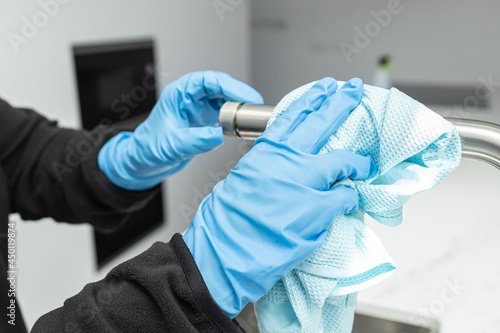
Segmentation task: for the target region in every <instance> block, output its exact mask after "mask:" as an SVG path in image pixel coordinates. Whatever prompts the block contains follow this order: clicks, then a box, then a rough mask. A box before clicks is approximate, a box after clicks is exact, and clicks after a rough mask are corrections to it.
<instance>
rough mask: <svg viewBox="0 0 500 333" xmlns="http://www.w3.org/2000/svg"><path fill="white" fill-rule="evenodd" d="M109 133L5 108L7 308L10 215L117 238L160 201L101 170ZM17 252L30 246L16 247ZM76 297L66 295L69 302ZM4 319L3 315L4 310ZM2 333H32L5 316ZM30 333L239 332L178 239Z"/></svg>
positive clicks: (2, 263)
mask: <svg viewBox="0 0 500 333" xmlns="http://www.w3.org/2000/svg"><path fill="white" fill-rule="evenodd" d="M114 134H115V133H114V132H113V130H112V129H111V128H108V127H104V126H101V127H97V128H96V129H94V130H93V131H90V132H86V131H75V130H69V129H63V128H59V127H57V125H56V123H55V122H50V121H48V120H47V119H46V118H44V117H42V116H41V115H39V114H37V113H35V112H34V111H31V110H27V109H16V108H13V107H11V106H10V105H9V104H7V103H6V102H5V101H3V100H1V99H0V254H1V257H0V269H1V272H0V281H1V282H0V288H1V290H0V292H1V296H0V299H3V302H2V304H4V305H5V306H8V304H9V303H8V302H10V299H9V298H8V297H7V290H8V287H9V286H8V283H7V282H6V281H7V280H6V272H7V258H6V257H7V224H8V214H9V213H13V212H19V213H20V214H21V216H22V218H23V219H24V220H36V219H40V218H42V217H47V216H50V217H52V218H54V219H55V220H56V221H64V222H68V223H83V222H87V223H90V224H92V225H93V226H94V227H95V228H96V229H97V230H98V231H103V232H112V231H113V230H115V229H117V228H119V227H120V225H121V223H123V221H126V217H127V215H128V214H129V213H131V212H133V211H135V210H137V209H140V208H142V207H144V205H146V203H147V202H148V200H150V199H151V198H152V197H153V196H154V195H155V193H156V191H158V188H156V189H152V190H147V191H126V190H123V189H120V188H118V187H116V186H114V185H113V184H111V183H110V182H109V181H108V179H107V178H106V177H105V175H104V174H103V173H102V172H101V171H100V169H99V167H98V165H97V154H98V152H99V149H100V147H101V146H102V145H103V144H104V143H105V142H106V141H107V140H108V139H109V138H110V137H112V136H113V135H114ZM17 246H26V245H23V244H17ZM68 296H69V295H68ZM4 309H5V307H4ZM1 317H3V318H4V319H2V320H1V321H0V332H26V328H25V326H24V324H23V322H22V317H20V309H17V317H16V326H12V325H10V324H8V323H7V320H8V317H7V318H6V316H5V315H2V316H1ZM32 332H34V333H39V332H64V333H83V332H133V333H141V332H148V333H149V332H242V329H241V328H240V327H239V325H238V324H237V323H236V322H235V321H232V320H231V319H230V318H229V317H228V316H227V315H226V314H225V313H224V312H223V311H222V310H221V309H220V308H219V307H218V305H217V304H216V303H215V302H214V300H213V299H212V297H211V295H210V293H209V292H208V289H207V287H206V285H205V284H204V282H203V279H202V277H201V274H200V272H199V271H198V268H197V266H196V263H195V262H194V260H193V257H192V256H191V253H190V252H189V249H188V248H187V247H186V245H185V243H184V241H183V240H182V237H181V236H180V235H178V234H177V235H174V237H173V238H172V240H171V241H170V242H169V243H161V242H157V243H155V244H154V245H153V246H152V247H151V248H150V249H149V250H147V251H145V252H144V253H142V254H141V255H139V256H137V257H135V258H133V259H131V260H128V261H126V262H124V263H122V264H120V265H118V266H117V267H115V268H114V269H113V270H112V271H111V272H110V273H109V274H108V275H107V276H106V278H104V279H103V280H101V281H98V282H95V283H90V284H88V285H87V286H85V287H84V288H83V290H82V291H81V292H80V293H79V294H77V295H76V296H74V297H71V298H68V299H67V300H66V301H65V302H64V305H63V306H62V307H60V308H58V309H56V310H54V311H51V312H49V313H47V314H45V315H44V316H42V317H41V318H40V319H39V320H38V321H37V322H36V324H35V326H34V327H33V330H32Z"/></svg>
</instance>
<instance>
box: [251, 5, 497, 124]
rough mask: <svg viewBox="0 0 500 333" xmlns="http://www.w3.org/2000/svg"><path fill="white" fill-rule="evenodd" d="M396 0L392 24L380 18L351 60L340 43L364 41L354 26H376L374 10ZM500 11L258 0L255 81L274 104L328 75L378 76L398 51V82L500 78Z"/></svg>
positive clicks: (447, 82)
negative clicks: (386, 58) (381, 60)
mask: <svg viewBox="0 0 500 333" xmlns="http://www.w3.org/2000/svg"><path fill="white" fill-rule="evenodd" d="M394 1H399V2H400V5H399V6H398V7H397V12H399V13H398V14H391V16H390V18H389V19H388V20H386V21H387V22H388V24H385V23H384V25H386V26H385V27H384V26H382V25H380V24H377V25H378V27H379V31H378V33H377V34H373V35H374V37H370V36H368V37H369V42H368V43H365V44H367V45H366V46H365V45H363V43H361V44H360V43H358V45H361V46H362V47H359V48H358V50H359V53H354V54H352V55H351V56H350V60H351V61H350V62H348V61H347V59H346V57H345V56H344V54H343V52H342V49H341V47H340V44H341V43H342V42H344V43H347V44H350V45H352V46H354V47H356V43H355V40H354V39H355V37H356V35H357V33H356V32H355V30H354V29H356V27H357V28H360V29H361V30H362V31H364V30H365V29H366V27H367V25H368V27H371V25H372V24H373V23H374V22H377V21H376V19H375V16H374V15H373V14H372V11H374V12H376V13H379V12H380V11H381V10H385V11H388V7H389V4H390V3H392V2H394ZM499 11H500V2H498V1H492V0H477V1H469V0H459V1H456V0H440V1H431V0H422V1H412V0H359V1H324V0H311V1H301V0H275V1H266V0H255V1H252V19H253V20H254V21H256V22H255V24H254V27H253V29H252V68H253V69H254V70H253V73H252V75H253V82H254V85H255V86H256V87H257V88H258V89H259V90H261V91H262V94H263V96H264V99H265V100H266V102H267V103H276V102H278V101H279V99H280V98H281V97H282V96H283V95H284V94H286V93H287V92H289V91H290V90H292V89H294V88H296V87H298V86H299V85H302V84H303V83H306V82H310V81H312V80H317V79H320V78H322V77H324V76H333V77H335V78H337V79H341V80H346V79H349V78H351V77H354V76H357V77H360V78H361V79H363V81H365V82H366V83H370V82H371V80H372V78H373V74H374V71H375V64H376V60H377V58H378V57H379V56H381V55H382V54H385V53H391V54H393V55H394V59H395V64H394V72H393V79H394V81H395V82H400V83H401V82H405V83H418V84H445V85H452V86H455V85H459V86H460V85H471V86H473V87H474V86H476V85H477V84H478V83H479V81H478V77H479V76H484V77H487V76H488V75H490V74H491V75H492V76H493V79H494V81H496V82H500V62H499V61H498V59H499V56H500V43H498V42H497V40H498V31H500V21H499V20H498V12H499ZM276 23H280V24H278V25H277V24H276ZM372 29H373V31H374V32H377V31H376V30H375V28H372ZM496 90H497V93H498V92H499V90H500V87H498V86H496ZM497 106H498V109H499V110H500V105H499V104H497ZM478 117H479V118H481V117H482V115H478ZM492 117H493V118H494V119H499V120H500V117H497V116H495V115H493V116H492Z"/></svg>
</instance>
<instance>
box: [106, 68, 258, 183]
mask: <svg viewBox="0 0 500 333" xmlns="http://www.w3.org/2000/svg"><path fill="white" fill-rule="evenodd" d="M227 101H237V102H243V103H252V104H262V103H263V99H262V96H260V94H259V93H258V92H257V91H255V90H254V89H253V88H251V87H250V86H248V85H246V84H244V83H242V82H240V81H237V80H236V79H234V78H232V77H231V76H229V75H228V74H225V73H221V72H213V71H206V72H195V73H190V74H187V75H185V76H183V77H181V78H180V79H179V80H177V81H174V82H172V83H170V84H169V85H168V86H167V87H166V88H165V89H164V90H163V92H162V94H161V96H160V99H159V100H158V102H157V103H156V105H155V107H154V109H153V111H152V112H151V114H150V115H149V117H148V118H147V119H146V120H145V121H144V122H143V123H142V124H140V125H139V126H138V127H137V129H136V130H135V131H134V132H121V133H119V134H118V135H116V136H115V137H113V138H111V140H109V141H108V142H107V143H106V144H105V145H104V146H103V147H102V148H101V150H100V152H99V156H98V164H99V167H100V169H101V170H102V171H103V172H104V174H105V175H106V176H107V178H108V179H109V180H110V181H111V182H112V183H113V184H115V185H117V186H119V187H121V188H124V189H128V190H145V189H149V188H152V187H154V186H156V185H158V184H159V183H160V182H161V181H162V180H163V179H164V178H166V177H167V176H169V175H171V174H173V173H175V172H177V171H179V170H181V169H182V168H184V167H185V166H186V165H187V164H188V163H189V162H190V161H192V160H193V158H194V156H195V155H197V154H201V153H205V152H208V151H210V150H212V149H214V148H216V147H218V146H220V145H221V144H222V140H223V139H222V128H221V127H215V126H216V125H217V123H218V117H219V109H220V107H221V106H222V105H223V104H224V103H225V102H227Z"/></svg>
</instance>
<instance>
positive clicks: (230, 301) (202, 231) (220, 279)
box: [183, 198, 248, 319]
mask: <svg viewBox="0 0 500 333" xmlns="http://www.w3.org/2000/svg"><path fill="white" fill-rule="evenodd" d="M206 200H207V199H206V198H205V200H204V201H206ZM202 205H203V202H202V204H201V205H200V207H201V206H202ZM202 219H203V217H202V214H201V213H200V209H198V213H197V214H196V216H195V218H194V219H193V221H192V222H191V225H190V227H189V229H188V230H187V231H186V234H185V235H184V236H183V239H184V242H185V243H186V245H187V247H188V248H189V251H190V252H191V254H192V255H193V258H194V261H195V262H196V265H197V266H198V269H199V271H200V272H201V275H202V277H203V280H204V282H205V284H206V286H207V288H208V290H209V292H210V295H212V298H213V299H214V300H215V302H216V303H217V304H218V305H219V307H220V308H221V309H222V310H224V312H225V313H226V314H227V315H228V316H229V317H230V318H231V319H234V318H235V317H236V316H237V315H238V314H239V313H240V312H241V310H243V308H244V307H245V306H246V304H247V303H248V301H246V302H245V301H242V300H240V299H239V298H238V296H237V294H236V291H235V290H234V288H233V285H232V284H231V283H230V281H229V279H228V277H227V275H226V273H225V271H224V268H223V267H222V265H221V263H220V261H219V258H218V256H217V253H216V251H215V249H214V248H213V245H212V244H213V243H212V242H213V240H210V238H211V237H210V234H209V233H208V230H207V229H206V228H205V227H204V226H205V223H204V221H202Z"/></svg>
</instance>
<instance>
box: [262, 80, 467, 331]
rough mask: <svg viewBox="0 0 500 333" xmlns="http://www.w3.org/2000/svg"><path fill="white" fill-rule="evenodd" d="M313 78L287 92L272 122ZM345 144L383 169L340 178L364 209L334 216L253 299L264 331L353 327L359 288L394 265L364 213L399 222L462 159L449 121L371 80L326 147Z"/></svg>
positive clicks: (382, 276)
mask: <svg viewBox="0 0 500 333" xmlns="http://www.w3.org/2000/svg"><path fill="white" fill-rule="evenodd" d="M314 83H315V82H312V83H309V84H306V85H304V86H302V87H300V88H297V89H296V90H294V91H292V92H291V93H289V94H288V95H286V96H285V97H284V98H283V99H282V100H281V102H280V103H279V104H278V105H277V106H276V108H275V110H274V113H273V115H272V117H271V119H270V120H269V123H268V126H269V125H270V124H271V123H272V122H273V121H274V120H275V119H276V118H277V117H279V116H280V115H281V114H283V113H284V112H286V109H287V108H288V106H289V105H290V104H291V103H292V102H293V101H295V100H296V99H298V98H299V97H300V96H302V95H303V94H304V93H305V92H306V91H307V90H309V89H310V88H311V87H312V85H313V84H314ZM342 85H343V83H341V82H339V86H342ZM339 148H342V149H348V150H350V151H353V152H355V153H358V154H361V155H371V156H373V158H374V160H375V163H376V164H377V166H378V169H379V171H378V172H377V174H376V175H375V176H374V177H373V178H371V179H369V180H367V181H352V180H344V181H342V184H344V185H348V186H351V187H352V188H354V189H356V190H357V191H358V193H359V200H360V203H359V209H358V211H356V212H354V213H351V214H347V215H343V216H340V217H338V218H336V219H335V220H334V221H333V222H332V224H331V226H330V228H329V230H328V232H327V235H326V238H325V240H324V242H323V243H322V245H321V246H320V247H319V248H318V249H317V250H316V251H315V252H314V253H313V254H312V255H311V256H310V257H309V258H308V259H306V260H305V261H304V262H303V263H302V264H301V265H300V266H299V267H297V268H296V269H295V270H293V271H292V272H290V273H289V274H288V275H286V276H285V277H283V278H282V279H281V280H280V281H278V282H277V283H276V285H275V286H274V287H273V288H272V289H271V291H269V293H267V294H266V295H265V296H264V297H262V298H261V299H260V300H259V301H258V302H257V303H256V304H255V311H256V314H257V318H258V321H259V329H260V331H261V332H269V333H270V332H273V333H276V332H288V333H290V332H311V333H318V332H332V333H333V332H341V333H344V332H351V330H352V323H353V318H354V307H355V305H356V297H357V292H358V291H360V290H362V289H364V288H367V287H369V286H371V285H374V284H376V283H377V282H379V281H381V280H383V279H385V278H386V277H388V276H389V275H391V274H392V273H393V271H394V270H395V268H396V266H395V264H394V263H393V261H392V259H391V257H390V256H389V254H388V253H387V251H386V250H385V248H384V246H383V244H382V243H381V241H380V240H379V238H378V237H377V236H376V235H375V233H374V232H373V231H372V230H371V229H370V228H368V227H367V226H366V224H365V223H364V222H363V217H364V214H365V213H367V214H369V215H370V216H372V217H373V218H374V219H375V220H377V221H378V222H380V223H383V224H385V225H388V226H396V225H398V224H400V223H401V222H402V211H403V204H404V203H405V202H406V201H407V200H408V199H409V198H410V196H412V195H414V194H416V193H419V192H421V191H423V190H426V189H430V188H431V187H433V186H435V185H436V184H438V183H439V182H441V181H442V180H443V179H444V178H445V177H446V176H447V175H448V174H450V173H451V172H452V171H453V170H454V169H455V168H456V167H457V166H458V165H459V164H460V158H461V145H460V138H459V136H458V133H457V130H456V129H455V127H454V126H453V125H452V124H451V123H450V122H448V121H446V120H445V119H443V118H442V117H441V116H439V115H438V114H436V113H434V112H432V111H431V110H429V109H428V108H426V107H425V106H424V105H423V104H421V103H419V102H417V101H415V100H414V99H412V98H410V97H408V96H407V95H405V94H404V93H402V92H400V91H399V90H397V89H395V88H393V89H391V90H386V89H381V88H377V87H372V86H368V85H365V91H364V95H363V98H362V100H361V103H360V105H359V106H358V107H357V108H356V109H355V110H354V111H352V113H351V114H350V116H349V117H348V118H347V120H346V121H345V122H344V124H343V125H342V126H341V127H340V128H339V129H338V130H337V132H335V133H333V134H332V136H331V137H330V140H329V141H328V143H327V144H326V145H325V146H324V147H323V148H322V150H321V151H320V154H324V153H326V152H328V151H331V150H333V149H339Z"/></svg>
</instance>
